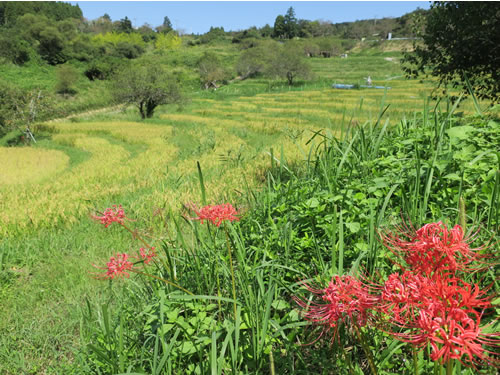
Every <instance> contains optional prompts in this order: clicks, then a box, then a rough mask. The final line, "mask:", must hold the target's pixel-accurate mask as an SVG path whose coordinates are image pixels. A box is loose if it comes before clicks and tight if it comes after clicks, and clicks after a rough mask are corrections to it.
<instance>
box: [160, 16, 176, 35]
mask: <svg viewBox="0 0 500 375" xmlns="http://www.w3.org/2000/svg"><path fill="white" fill-rule="evenodd" d="M162 26H163V30H162V32H164V33H168V32H170V31H172V30H173V28H172V22H170V18H168V16H165V18H163V24H162Z"/></svg>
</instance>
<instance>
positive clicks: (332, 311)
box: [295, 275, 377, 333]
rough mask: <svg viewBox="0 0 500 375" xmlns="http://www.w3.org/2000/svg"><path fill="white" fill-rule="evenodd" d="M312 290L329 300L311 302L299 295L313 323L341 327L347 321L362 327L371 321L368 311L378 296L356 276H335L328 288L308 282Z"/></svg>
mask: <svg viewBox="0 0 500 375" xmlns="http://www.w3.org/2000/svg"><path fill="white" fill-rule="evenodd" d="M304 286H305V287H306V288H307V290H309V291H310V292H311V293H313V294H315V295H317V296H320V297H321V299H322V300H323V301H324V302H326V303H321V302H309V301H304V300H301V299H299V298H295V300H296V302H297V303H298V304H299V306H301V307H302V308H303V309H304V311H303V315H304V317H305V318H306V319H307V320H309V321H310V322H312V323H315V324H319V325H323V326H324V327H325V330H326V329H328V328H333V330H334V332H335V333H336V331H337V329H338V326H339V325H340V324H341V323H342V322H343V323H345V322H346V321H347V320H348V321H350V322H355V324H358V325H360V326H364V325H366V323H367V321H368V316H369V313H368V310H369V309H370V308H372V307H373V306H374V305H375V304H376V302H377V298H376V297H374V296H372V295H370V293H369V292H368V288H367V287H366V286H365V285H364V284H363V283H362V282H361V281H359V280H358V279H356V278H355V277H353V276H349V275H344V276H335V277H334V278H332V280H331V281H330V283H329V284H328V287H327V288H325V289H315V288H312V287H311V286H309V285H307V284H305V283H304Z"/></svg>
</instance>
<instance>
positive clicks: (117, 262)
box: [96, 253, 134, 279]
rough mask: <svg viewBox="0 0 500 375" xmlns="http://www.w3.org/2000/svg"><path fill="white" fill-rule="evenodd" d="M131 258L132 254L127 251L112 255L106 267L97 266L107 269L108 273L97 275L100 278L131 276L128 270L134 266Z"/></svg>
mask: <svg viewBox="0 0 500 375" xmlns="http://www.w3.org/2000/svg"><path fill="white" fill-rule="evenodd" d="M129 259H130V256H129V255H128V254H126V253H118V254H116V255H115V256H112V257H111V258H109V262H107V263H106V267H96V268H99V269H102V270H105V271H106V273H104V274H101V275H98V276H97V277H98V278H100V279H114V278H115V277H117V278H120V277H129V276H130V274H129V273H128V272H127V271H130V270H132V268H133V267H134V264H133V263H132V262H131V261H130V260H129Z"/></svg>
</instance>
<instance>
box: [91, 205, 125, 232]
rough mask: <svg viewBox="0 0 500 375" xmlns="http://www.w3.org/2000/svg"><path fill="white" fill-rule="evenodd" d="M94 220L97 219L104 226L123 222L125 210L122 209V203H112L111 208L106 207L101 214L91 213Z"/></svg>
mask: <svg viewBox="0 0 500 375" xmlns="http://www.w3.org/2000/svg"><path fill="white" fill-rule="evenodd" d="M92 218H93V219H94V220H98V221H100V222H101V224H103V225H104V227H105V228H107V227H109V226H110V225H111V224H112V223H114V222H116V223H118V224H123V222H124V220H125V219H127V217H125V212H124V211H123V208H122V205H119V206H116V204H115V205H113V207H112V208H106V209H105V210H104V212H103V214H102V216H97V215H92Z"/></svg>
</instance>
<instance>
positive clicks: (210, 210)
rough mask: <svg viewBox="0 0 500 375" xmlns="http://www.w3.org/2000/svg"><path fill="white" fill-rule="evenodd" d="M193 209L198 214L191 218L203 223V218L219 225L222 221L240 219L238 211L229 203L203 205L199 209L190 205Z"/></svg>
mask: <svg viewBox="0 0 500 375" xmlns="http://www.w3.org/2000/svg"><path fill="white" fill-rule="evenodd" d="M192 209H193V211H194V212H195V213H196V215H198V216H197V217H195V218H192V220H200V221H201V223H202V224H203V223H204V221H205V220H207V221H208V222H210V223H212V224H214V225H216V226H217V227H219V226H220V225H221V224H222V223H223V222H224V221H229V222H233V221H238V220H240V218H239V217H237V216H236V215H238V212H237V211H236V209H235V208H234V207H233V206H232V205H231V204H230V203H225V204H218V205H215V206H211V205H208V206H204V207H202V208H201V209H199V210H198V209H197V208H196V207H194V206H193V207H192Z"/></svg>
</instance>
